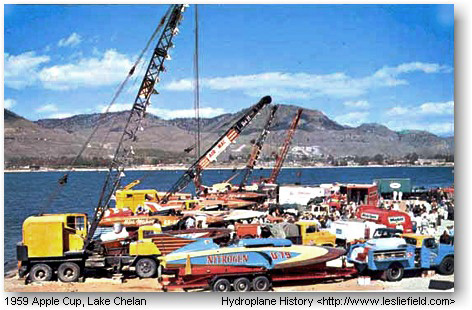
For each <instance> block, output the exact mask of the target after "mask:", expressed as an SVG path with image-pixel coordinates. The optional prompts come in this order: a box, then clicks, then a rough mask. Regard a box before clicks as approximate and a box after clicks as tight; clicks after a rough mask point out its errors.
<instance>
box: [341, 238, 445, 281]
mask: <svg viewBox="0 0 472 310" xmlns="http://www.w3.org/2000/svg"><path fill="white" fill-rule="evenodd" d="M347 261H348V262H350V263H353V264H354V266H355V267H356V268H357V270H358V271H359V272H361V273H362V272H367V271H374V272H375V271H381V272H383V277H384V278H385V279H386V280H387V281H400V280H401V279H402V278H403V274H404V271H405V270H415V269H416V270H420V269H436V270H437V271H438V272H439V273H440V274H443V275H450V274H453V273H454V245H453V244H452V245H451V244H438V243H437V242H436V240H435V239H434V238H433V237H431V236H424V235H415V234H403V235H401V236H400V237H395V238H377V239H371V240H368V241H366V242H364V243H360V244H355V245H352V246H351V247H350V249H349V252H348V253H347Z"/></svg>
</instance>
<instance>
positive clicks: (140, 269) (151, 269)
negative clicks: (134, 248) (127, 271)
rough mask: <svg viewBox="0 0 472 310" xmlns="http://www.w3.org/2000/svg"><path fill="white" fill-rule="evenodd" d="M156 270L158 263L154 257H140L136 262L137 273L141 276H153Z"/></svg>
mask: <svg viewBox="0 0 472 310" xmlns="http://www.w3.org/2000/svg"><path fill="white" fill-rule="evenodd" d="M156 271H157V263H156V261H155V260H153V259H152V258H140V259H139V260H138V262H137V263H136V274H137V275H138V277H140V278H151V277H153V276H154V275H155V274H156Z"/></svg>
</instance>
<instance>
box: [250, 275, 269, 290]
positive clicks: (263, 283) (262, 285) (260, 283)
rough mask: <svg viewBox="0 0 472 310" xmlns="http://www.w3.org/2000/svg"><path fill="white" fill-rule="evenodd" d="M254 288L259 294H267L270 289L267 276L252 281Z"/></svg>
mask: <svg viewBox="0 0 472 310" xmlns="http://www.w3.org/2000/svg"><path fill="white" fill-rule="evenodd" d="M252 287H253V288H254V290H255V291H257V292H265V291H268V290H269V288H270V281H269V279H267V277H266V276H258V277H256V278H254V280H252Z"/></svg>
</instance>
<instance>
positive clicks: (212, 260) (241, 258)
mask: <svg viewBox="0 0 472 310" xmlns="http://www.w3.org/2000/svg"><path fill="white" fill-rule="evenodd" d="M248 260H249V256H248V255H247V254H229V255H209V256H207V264H214V265H220V264H234V263H246V262H247V261H248Z"/></svg>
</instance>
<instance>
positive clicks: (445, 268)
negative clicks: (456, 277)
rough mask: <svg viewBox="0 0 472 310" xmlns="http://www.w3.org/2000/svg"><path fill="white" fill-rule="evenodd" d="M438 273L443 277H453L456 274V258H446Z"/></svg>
mask: <svg viewBox="0 0 472 310" xmlns="http://www.w3.org/2000/svg"><path fill="white" fill-rule="evenodd" d="M438 272H439V273H440V274H442V275H446V276H448V275H451V274H453V273H454V257H452V256H448V257H445V258H444V259H443V260H442V262H441V264H439V267H438Z"/></svg>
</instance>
